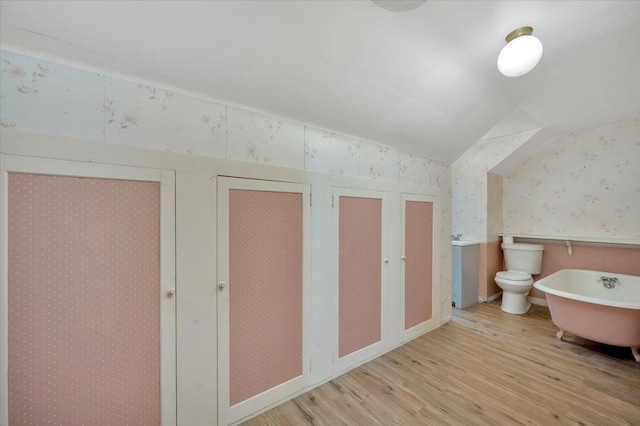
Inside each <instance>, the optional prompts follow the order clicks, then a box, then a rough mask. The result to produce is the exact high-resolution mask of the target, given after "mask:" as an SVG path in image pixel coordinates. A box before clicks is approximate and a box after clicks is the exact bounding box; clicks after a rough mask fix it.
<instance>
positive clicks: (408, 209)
mask: <svg viewBox="0 0 640 426" xmlns="http://www.w3.org/2000/svg"><path fill="white" fill-rule="evenodd" d="M436 212H437V204H436V202H435V198H434V197H429V196H424V195H415V194H402V250H403V251H402V255H401V261H402V263H403V267H402V317H403V324H404V327H403V339H402V340H403V341H406V340H409V339H412V338H414V337H416V336H419V335H420V334H423V333H425V332H427V331H429V330H432V329H434V328H436V327H437V326H438V325H439V321H440V318H439V316H438V301H439V295H438V288H439V287H440V286H439V285H438V283H437V281H436V280H437V277H438V274H437V273H436V269H437V264H438V262H437V259H435V258H434V253H437V252H438V251H437V246H438V245H437V233H436V230H437V229H439V228H438V224H437V214H436Z"/></svg>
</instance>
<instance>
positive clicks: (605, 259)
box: [523, 240, 640, 299]
mask: <svg viewBox="0 0 640 426" xmlns="http://www.w3.org/2000/svg"><path fill="white" fill-rule="evenodd" d="M523 242H527V241H526V240H525V241H523ZM572 251H573V253H572V255H571V256H569V254H568V253H567V247H566V245H565V244H564V241H562V242H548V243H544V254H543V255H542V272H541V273H540V275H535V276H534V277H533V278H534V280H539V279H540V278H544V277H546V276H548V275H551V274H553V273H554V272H556V271H559V270H561V269H586V270H592V271H603V272H617V273H619V274H629V275H640V249H639V248H635V247H602V246H600V247H598V246H585V245H581V244H580V243H574V244H573V247H572ZM529 295H530V296H532V297H537V298H542V299H544V298H545V294H544V292H541V291H539V290H537V289H535V288H533V289H531V292H530V293H529Z"/></svg>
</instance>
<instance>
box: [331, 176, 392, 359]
mask: <svg viewBox="0 0 640 426" xmlns="http://www.w3.org/2000/svg"><path fill="white" fill-rule="evenodd" d="M383 199H384V194H383V193H381V192H376V191H365V190H356V189H346V188H334V190H333V198H332V204H333V211H334V223H335V229H336V239H335V241H336V245H335V252H336V253H337V269H336V272H337V273H336V282H337V283H338V286H337V289H336V292H335V299H334V300H335V303H334V306H337V307H338V315H337V319H338V324H337V336H338V339H337V342H336V343H337V350H336V351H335V352H336V353H337V355H338V356H337V360H336V365H337V369H339V370H342V369H344V368H347V367H349V366H351V365H354V364H357V363H359V362H362V361H364V360H365V359H367V358H370V357H371V356H373V355H375V354H376V353H379V352H381V351H382V349H383V348H382V345H383V341H384V330H385V327H384V326H383V325H384V323H385V322H384V321H385V309H384V308H385V307H384V304H385V300H384V299H383V294H385V289H384V282H385V279H384V278H385V275H386V274H385V272H386V271H385V267H386V266H387V264H388V259H386V258H385V252H386V245H385V238H384V230H385V229H386V227H384V226H383V224H384V223H385V217H384V216H385V212H384V210H383ZM385 261H386V263H385Z"/></svg>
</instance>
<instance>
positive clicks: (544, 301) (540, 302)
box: [527, 296, 549, 308]
mask: <svg viewBox="0 0 640 426" xmlns="http://www.w3.org/2000/svg"><path fill="white" fill-rule="evenodd" d="M527 300H528V301H529V303H531V304H532V305H538V306H546V307H547V308H548V307H549V302H547V299H542V298H540V297H531V296H527Z"/></svg>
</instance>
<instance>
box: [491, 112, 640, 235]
mask: <svg viewBox="0 0 640 426" xmlns="http://www.w3.org/2000/svg"><path fill="white" fill-rule="evenodd" d="M503 184H504V194H503V204H504V211H503V215H504V219H503V220H504V232H505V233H513V234H533V235H550V236H556V235H557V236H561V237H570V236H576V237H584V238H590V237H593V238H611V239H618V238H619V239H635V240H640V120H635V121H628V122H624V123H619V124H616V125H612V126H607V127H601V128H597V129H591V130H584V131H581V132H577V133H570V134H565V135H561V136H557V137H555V138H553V139H552V140H550V141H549V142H548V143H547V144H545V145H544V146H543V147H542V148H541V149H539V150H538V151H536V152H535V153H534V154H533V155H532V156H531V157H529V158H528V159H527V160H525V161H524V162H523V163H522V164H520V165H519V166H518V167H517V168H515V169H514V170H513V171H512V172H511V173H509V174H508V175H507V176H505V177H504V183H503Z"/></svg>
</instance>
